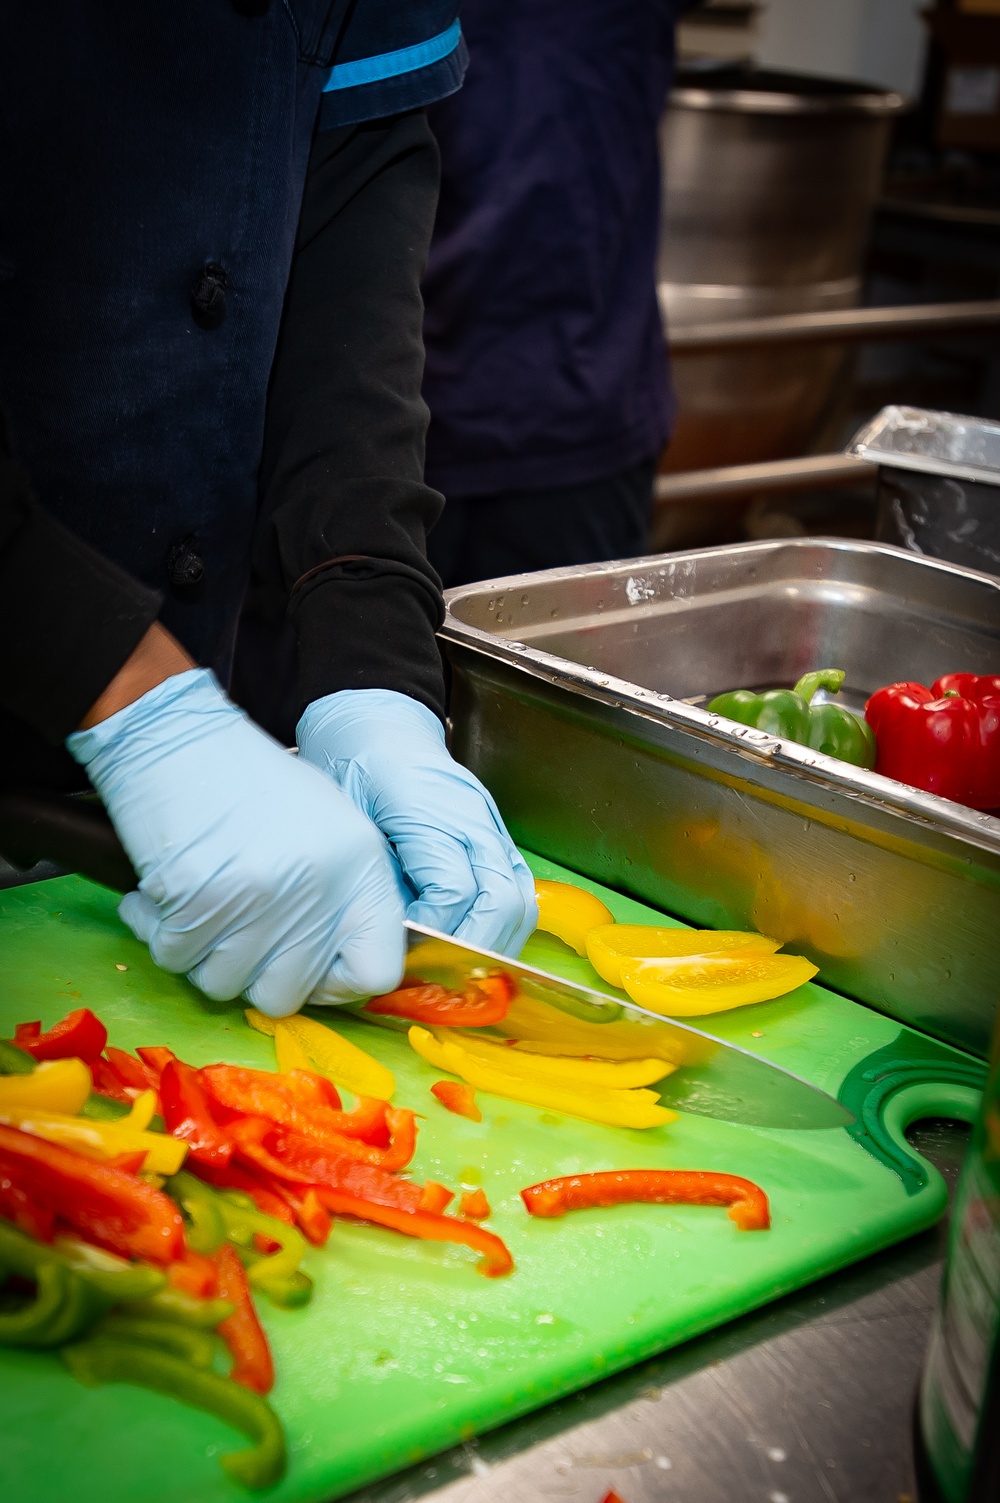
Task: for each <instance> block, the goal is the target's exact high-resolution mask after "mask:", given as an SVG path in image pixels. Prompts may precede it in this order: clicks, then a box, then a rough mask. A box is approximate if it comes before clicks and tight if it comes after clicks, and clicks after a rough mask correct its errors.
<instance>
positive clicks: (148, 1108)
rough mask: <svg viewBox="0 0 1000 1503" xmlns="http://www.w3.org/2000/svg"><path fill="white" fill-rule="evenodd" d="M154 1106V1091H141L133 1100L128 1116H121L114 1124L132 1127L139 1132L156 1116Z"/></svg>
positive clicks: (155, 1104)
mask: <svg viewBox="0 0 1000 1503" xmlns="http://www.w3.org/2000/svg"><path fill="white" fill-rule="evenodd" d="M156 1107H157V1100H156V1092H155V1091H143V1092H142V1093H141V1094H140V1095H138V1096H137V1097H136V1098H135V1100H134V1101H133V1103H132V1110H131V1111H130V1112H129V1114H128V1116H127V1117H122V1119H121V1120H120V1121H119V1122H117V1123H116V1124H115V1125H116V1126H117V1127H134V1128H136V1129H137V1130H138V1131H139V1132H143V1131H144V1130H145V1129H146V1128H147V1127H148V1126H149V1124H150V1123H151V1122H152V1120H153V1118H154V1117H155V1116H156Z"/></svg>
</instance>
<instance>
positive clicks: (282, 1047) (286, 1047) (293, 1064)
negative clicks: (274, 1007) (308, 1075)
mask: <svg viewBox="0 0 1000 1503" xmlns="http://www.w3.org/2000/svg"><path fill="white" fill-rule="evenodd" d="M274 1052H275V1055H276V1056H277V1060H278V1069H279V1070H280V1071H281V1073H282V1074H283V1075H284V1074H287V1072H288V1071H289V1070H311V1069H312V1067H313V1062H312V1060H311V1059H310V1058H309V1056H308V1054H307V1053H306V1051H305V1050H304V1049H303V1047H302V1045H301V1044H300V1043H299V1041H298V1039H297V1038H296V1037H295V1035H294V1033H293V1032H292V1030H291V1029H290V1028H289V1026H288V1024H287V1022H286V1021H285V1019H284V1018H282V1020H281V1021H280V1022H279V1023H278V1025H277V1027H276V1029H275V1031H274Z"/></svg>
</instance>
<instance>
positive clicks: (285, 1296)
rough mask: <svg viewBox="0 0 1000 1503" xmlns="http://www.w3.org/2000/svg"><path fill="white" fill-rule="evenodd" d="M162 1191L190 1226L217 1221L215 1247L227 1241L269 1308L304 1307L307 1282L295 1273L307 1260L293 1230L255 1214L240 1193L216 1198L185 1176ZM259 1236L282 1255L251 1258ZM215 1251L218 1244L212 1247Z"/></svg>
mask: <svg viewBox="0 0 1000 1503" xmlns="http://www.w3.org/2000/svg"><path fill="white" fill-rule="evenodd" d="M166 1189H167V1192H168V1194H170V1195H172V1196H173V1198H174V1199H175V1200H176V1201H177V1203H178V1205H180V1206H181V1207H183V1209H184V1211H185V1212H186V1213H187V1214H188V1215H189V1216H191V1217H192V1220H195V1217H196V1216H197V1217H201V1218H202V1225H206V1226H207V1225H208V1218H209V1216H215V1217H217V1218H218V1221H219V1225H220V1227H221V1228H222V1234H221V1235H220V1237H219V1242H221V1241H222V1240H223V1237H226V1238H228V1239H229V1241H230V1242H232V1243H234V1244H235V1246H236V1247H237V1248H238V1249H239V1251H240V1256H241V1258H242V1259H243V1261H244V1263H245V1264H246V1268H247V1277H248V1279H249V1280H250V1284H251V1286H252V1287H253V1288H254V1289H259V1290H260V1291H261V1293H263V1294H266V1295H267V1296H268V1298H269V1299H270V1300H271V1301H272V1303H274V1304H276V1305H279V1306H281V1307H283V1308H284V1309H291V1310H295V1309H299V1308H301V1306H302V1305H306V1304H308V1303H309V1300H310V1298H311V1297H312V1280H311V1279H310V1278H309V1276H308V1274H305V1273H302V1272H301V1270H300V1269H299V1264H300V1263H301V1261H302V1259H303V1258H304V1257H305V1254H306V1239H305V1238H304V1237H303V1235H302V1233H301V1232H300V1231H299V1229H298V1227H294V1226H289V1225H288V1223H287V1222H285V1221H279V1220H278V1219H277V1217H276V1216H267V1215H265V1214H264V1212H263V1211H258V1209H257V1207H256V1206H255V1205H254V1203H253V1201H252V1200H251V1199H250V1197H249V1195H242V1194H241V1193H240V1192H239V1191H222V1192H221V1193H220V1192H218V1191H215V1190H213V1189H212V1188H211V1187H210V1186H209V1185H206V1184H203V1183H202V1181H201V1180H199V1179H196V1178H195V1177H194V1175H193V1174H187V1173H185V1172H184V1170H181V1172H180V1173H179V1174H175V1175H173V1176H172V1177H171V1178H170V1179H169V1180H168V1181H167V1184H166ZM196 1224H197V1223H196ZM258 1232H259V1233H260V1234H261V1235H262V1236H265V1237H268V1238H270V1240H271V1241H272V1242H278V1243H280V1244H281V1250H280V1251H279V1252H276V1253H270V1254H267V1255H263V1254H261V1255H258V1254H255V1253H254V1251H253V1239H254V1236H255V1234H257V1233H258ZM189 1241H191V1245H192V1246H193V1247H194V1246H197V1244H196V1243H195V1242H194V1241H193V1240H192V1239H191V1238H190V1237H189ZM218 1245H219V1243H218V1242H217V1243H216V1244H215V1247H217V1246H218ZM215 1247H205V1248H202V1247H200V1246H198V1251H199V1252H214V1251H215Z"/></svg>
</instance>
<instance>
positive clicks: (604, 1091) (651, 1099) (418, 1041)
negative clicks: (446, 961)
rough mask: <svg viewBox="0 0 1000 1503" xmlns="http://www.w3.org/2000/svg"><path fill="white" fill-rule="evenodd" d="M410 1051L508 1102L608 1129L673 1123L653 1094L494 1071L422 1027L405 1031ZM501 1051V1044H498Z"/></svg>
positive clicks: (489, 1066) (669, 1114)
mask: <svg viewBox="0 0 1000 1503" xmlns="http://www.w3.org/2000/svg"><path fill="white" fill-rule="evenodd" d="M409 1040H410V1044H411V1045H412V1047H413V1048H414V1049H415V1050H416V1052H417V1053H418V1054H419V1055H420V1056H421V1058H423V1059H425V1060H427V1062H428V1063H429V1064H432V1065H434V1067H435V1068H436V1069H438V1070H447V1071H448V1072H449V1074H451V1075H457V1076H459V1078H460V1079H462V1080H465V1081H467V1082H468V1084H469V1085H472V1086H475V1087H476V1089H477V1090H480V1091H488V1092H489V1093H490V1094H491V1095H493V1096H503V1097H506V1098H507V1099H508V1100H510V1101H523V1102H526V1103H527V1104H528V1105H529V1106H540V1107H542V1108H544V1109H545V1110H548V1111H556V1112H565V1113H566V1115H567V1116H570V1117H583V1118H584V1119H585V1120H586V1121H588V1122H600V1123H602V1124H603V1125H605V1126H608V1127H639V1128H644V1127H663V1126H665V1125H666V1123H668V1122H673V1121H675V1120H676V1117H677V1113H676V1112H671V1111H668V1109H667V1108H666V1107H665V1106H660V1105H659V1104H658V1101H657V1096H656V1093H655V1091H646V1090H635V1091H622V1090H616V1089H615V1088H614V1087H611V1086H594V1085H591V1086H581V1087H578V1088H576V1089H574V1088H573V1087H572V1086H570V1085H569V1084H568V1083H567V1084H563V1083H557V1082H555V1081H551V1080H542V1079H539V1078H534V1079H532V1078H531V1077H529V1076H527V1075H514V1074H512V1073H509V1072H508V1071H505V1070H498V1069H495V1068H494V1067H493V1066H492V1065H487V1064H484V1063H483V1062H482V1060H480V1059H475V1058H474V1057H473V1056H472V1055H471V1054H469V1053H468V1052H467V1050H465V1049H464V1048H462V1047H461V1045H459V1044H454V1043H451V1042H447V1043H442V1042H440V1041H439V1040H438V1039H436V1038H435V1037H434V1035H433V1034H432V1033H431V1032H430V1031H429V1030H428V1029H426V1028H419V1027H417V1026H414V1027H413V1028H411V1029H410V1031H409ZM501 1047H502V1046H501Z"/></svg>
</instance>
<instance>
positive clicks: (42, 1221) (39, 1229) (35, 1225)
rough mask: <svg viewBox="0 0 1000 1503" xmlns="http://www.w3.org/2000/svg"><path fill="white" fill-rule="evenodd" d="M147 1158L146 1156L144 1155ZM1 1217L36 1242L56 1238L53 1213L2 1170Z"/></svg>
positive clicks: (0, 1182)
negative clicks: (34, 1200) (36, 1202)
mask: <svg viewBox="0 0 1000 1503" xmlns="http://www.w3.org/2000/svg"><path fill="white" fill-rule="evenodd" d="M143 1156H144V1157H145V1155H143ZM0 1216H2V1217H3V1218H4V1220H5V1221H10V1222H12V1223H13V1224H14V1226H16V1227H17V1229H18V1231H19V1232H24V1233H26V1235H27V1236H29V1237H34V1239H35V1241H36V1242H51V1241H52V1238H53V1237H54V1236H55V1225H56V1218H55V1215H54V1213H53V1212H52V1211H46V1210H43V1209H42V1207H41V1206H37V1205H35V1204H34V1202H33V1201H32V1199H31V1196H30V1195H28V1194H27V1192H26V1191H24V1190H22V1189H21V1187H20V1185H15V1184H14V1182H13V1180H10V1179H8V1178H7V1176H6V1175H5V1174H4V1173H3V1171H2V1170H0Z"/></svg>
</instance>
